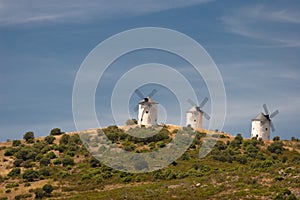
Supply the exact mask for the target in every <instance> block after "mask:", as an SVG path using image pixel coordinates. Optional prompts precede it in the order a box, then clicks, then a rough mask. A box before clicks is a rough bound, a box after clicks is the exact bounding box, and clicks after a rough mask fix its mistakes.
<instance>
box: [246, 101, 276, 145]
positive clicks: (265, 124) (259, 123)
mask: <svg viewBox="0 0 300 200" xmlns="http://www.w3.org/2000/svg"><path fill="white" fill-rule="evenodd" d="M263 108H264V111H265V113H266V114H264V113H259V114H258V115H257V116H256V117H255V118H254V119H252V123H251V138H253V137H256V138H257V139H259V138H261V139H263V140H270V127H271V129H272V131H275V128H274V125H273V123H272V121H271V119H272V118H273V117H275V116H276V115H277V114H278V113H279V111H278V110H276V111H274V112H273V113H272V114H271V115H269V110H268V108H267V105H266V104H264V105H263Z"/></svg>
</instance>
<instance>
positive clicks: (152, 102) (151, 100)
mask: <svg viewBox="0 0 300 200" xmlns="http://www.w3.org/2000/svg"><path fill="white" fill-rule="evenodd" d="M146 99H147V100H146ZM143 103H151V104H157V103H156V102H155V101H154V100H153V99H151V98H150V97H147V98H144V99H143V100H142V101H140V103H139V104H143Z"/></svg>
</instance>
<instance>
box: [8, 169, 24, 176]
mask: <svg viewBox="0 0 300 200" xmlns="http://www.w3.org/2000/svg"><path fill="white" fill-rule="evenodd" d="M20 174H21V169H20V168H19V167H16V168H13V169H12V170H11V171H10V172H9V173H8V174H7V176H8V177H12V176H17V175H20Z"/></svg>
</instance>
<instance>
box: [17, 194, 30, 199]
mask: <svg viewBox="0 0 300 200" xmlns="http://www.w3.org/2000/svg"><path fill="white" fill-rule="evenodd" d="M30 197H32V194H19V195H17V196H15V200H21V199H28V198H30Z"/></svg>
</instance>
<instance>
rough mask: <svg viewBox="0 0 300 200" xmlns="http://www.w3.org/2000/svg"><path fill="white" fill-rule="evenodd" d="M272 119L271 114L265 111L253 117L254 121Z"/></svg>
mask: <svg viewBox="0 0 300 200" xmlns="http://www.w3.org/2000/svg"><path fill="white" fill-rule="evenodd" d="M266 119H267V120H269V121H271V119H270V117H269V115H264V114H263V113H259V114H258V115H257V116H256V117H255V118H253V119H252V121H265V120H266Z"/></svg>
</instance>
